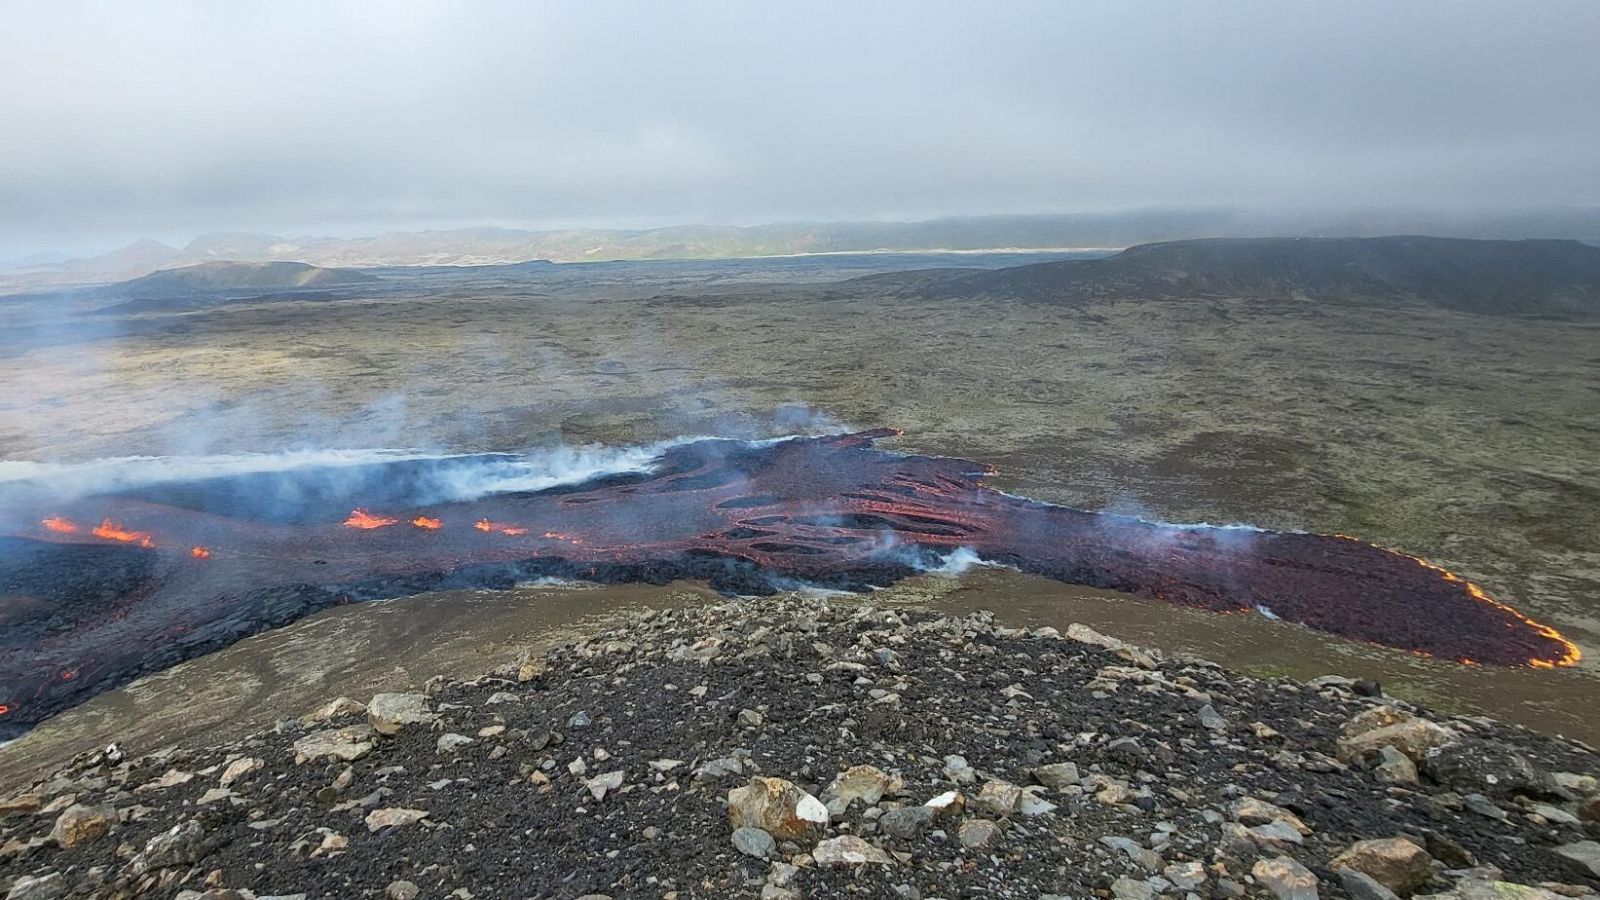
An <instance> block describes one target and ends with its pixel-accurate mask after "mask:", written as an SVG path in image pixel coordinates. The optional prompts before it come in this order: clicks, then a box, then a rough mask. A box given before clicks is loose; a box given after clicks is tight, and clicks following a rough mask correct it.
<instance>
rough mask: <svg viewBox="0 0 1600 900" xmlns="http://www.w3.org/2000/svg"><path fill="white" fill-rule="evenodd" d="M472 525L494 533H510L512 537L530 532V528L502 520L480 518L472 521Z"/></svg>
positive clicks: (480, 529)
mask: <svg viewBox="0 0 1600 900" xmlns="http://www.w3.org/2000/svg"><path fill="white" fill-rule="evenodd" d="M472 527H473V528H476V529H478V530H479V531H487V532H490V533H493V534H509V535H511V536H512V537H516V536H517V535H519V534H527V533H528V529H526V528H523V527H522V526H521V525H505V524H502V523H500V522H491V521H489V520H488V519H479V520H478V521H476V522H473V523H472Z"/></svg>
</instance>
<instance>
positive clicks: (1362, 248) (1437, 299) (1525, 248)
mask: <svg viewBox="0 0 1600 900" xmlns="http://www.w3.org/2000/svg"><path fill="white" fill-rule="evenodd" d="M863 280H864V281H869V282H873V283H875V284H876V285H877V286H880V287H891V288H892V289H897V290H900V291H903V292H913V293H917V294H919V295H927V296H948V297H968V296H973V297H976V296H998V297H1011V298H1017V299H1024V300H1036V301H1055V302H1071V301H1081V300H1091V299H1122V298H1128V299H1181V298H1195V297H1242V298H1260V299H1297V300H1313V301H1325V302H1379V303H1397V304H1407V305H1423V306H1438V307H1444V308H1449V309H1456V310H1462V311H1467V312H1475V313H1485V314H1490V315H1528V316H1556V317H1583V318H1587V317H1591V316H1595V315H1600V247H1594V246H1591V245H1588V244H1584V243H1580V242H1578V241H1566V240H1523V241H1479V240H1467V239H1462V238H1438V237H1375V238H1248V239H1234V238H1218V239H1210V240H1194V241H1172V242H1168V243H1159V244H1142V245H1139V246H1135V247H1130V248H1128V249H1127V250H1124V251H1123V252H1121V253H1119V254H1116V255H1115V256H1110V257H1106V258H1104V259H1090V260H1066V261H1060V262H1049V263H1040V264H1036V265H1027V266H1016V267H1012V268H1006V269H997V270H993V271H987V272H976V271H970V270H960V269H956V270H946V271H944V272H943V273H942V274H941V273H929V272H922V273H915V275H914V277H908V276H900V275H886V276H876V277H872V278H868V279H863Z"/></svg>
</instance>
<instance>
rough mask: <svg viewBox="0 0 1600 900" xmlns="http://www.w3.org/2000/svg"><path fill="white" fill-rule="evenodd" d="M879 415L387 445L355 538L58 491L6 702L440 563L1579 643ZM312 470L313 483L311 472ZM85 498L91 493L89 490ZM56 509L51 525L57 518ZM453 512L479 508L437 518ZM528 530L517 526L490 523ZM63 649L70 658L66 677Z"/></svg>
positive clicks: (230, 634) (1311, 551)
mask: <svg viewBox="0 0 1600 900" xmlns="http://www.w3.org/2000/svg"><path fill="white" fill-rule="evenodd" d="M889 434H890V432H885V431H880V432H864V433H861V434H854V435H834V436H830V437H818V438H794V439H789V440H785V441H776V442H758V443H745V442H741V441H726V440H705V441H694V442H687V443H683V444H675V445H672V446H671V447H669V448H668V449H666V450H664V451H662V452H661V453H660V454H659V455H658V456H657V457H656V458H655V459H654V460H652V461H651V463H650V467H649V469H648V470H647V471H641V472H636V473H629V474H628V475H627V476H626V477H616V476H608V477H601V478H597V479H595V480H593V481H590V482H587V483H584V484H578V485H563V486H561V487H558V488H552V489H549V490H545V491H512V492H508V493H502V494H491V495H488V496H484V497H479V498H475V499H470V500H463V501H457V502H447V503H446V502H435V500H434V498H431V497H429V498H423V497H417V498H415V499H414V500H411V501H409V502H408V500H407V498H406V496H405V494H404V488H403V485H404V484H405V483H406V479H405V478H403V477H392V476H395V475H396V470H394V469H391V468H389V466H390V465H398V464H389V463H383V464H377V465H376V466H375V468H374V470H373V471H369V472H366V473H364V475H363V476H362V477H364V478H366V479H367V480H369V481H370V482H371V483H372V484H375V485H390V486H399V487H395V488H394V489H393V490H390V491H389V492H388V493H385V494H384V495H383V499H381V500H379V499H376V498H374V499H372V500H371V502H373V503H374V504H378V503H382V504H383V505H385V506H386V507H389V508H393V509H394V510H395V515H394V517H388V516H379V515H375V514H373V513H371V512H368V511H367V510H365V509H360V508H358V509H356V510H355V511H353V512H352V513H351V514H350V517H349V518H348V519H346V520H344V522H343V525H344V526H348V527H350V528H357V529H380V528H386V527H387V526H391V525H396V524H398V523H400V522H408V523H410V524H411V525H412V526H414V527H410V528H393V529H390V530H388V531H384V532H381V533H378V534H375V535H370V536H364V537H363V539H361V540H357V539H355V537H354V536H352V535H351V534H350V533H349V531H348V530H347V529H346V528H345V527H342V526H341V525H340V524H337V523H338V521H339V519H338V516H337V512H339V511H343V510H344V509H346V508H348V506H350V505H352V504H353V503H354V502H356V501H354V500H348V501H347V500H344V499H343V498H342V497H341V498H337V499H335V500H330V499H329V498H326V497H323V498H321V499H320V500H319V501H318V502H319V503H321V504H322V505H321V506H319V507H317V509H318V512H317V514H316V515H315V516H308V517H305V518H303V519H300V520H297V521H288V520H283V519H279V518H274V517H269V516H267V515H266V514H265V513H252V514H250V515H246V514H243V513H241V511H240V509H239V507H238V504H237V498H238V497H240V496H241V495H245V494H247V493H248V492H249V491H250V490H254V489H256V488H257V487H258V486H257V485H256V484H255V483H254V482H238V483H235V482H227V481H225V480H224V481H221V482H216V483H211V482H207V483H188V484H184V485H180V486H179V487H178V488H174V489H173V490H172V491H171V493H170V494H168V495H167V497H165V498H163V499H161V500H156V499H152V498H150V497H144V496H140V497H128V496H121V495H115V494H113V495H108V496H104V497H99V498H96V497H86V498H79V499H78V500H75V501H74V503H76V504H83V505H82V506H74V507H73V508H72V509H71V510H70V512H72V513H73V514H74V515H75V516H76V517H77V518H78V519H80V520H81V521H84V522H89V521H94V520H97V519H99V518H100V517H101V516H104V517H105V519H106V521H105V522H104V524H102V526H101V527H100V528H97V529H94V531H93V532H90V533H83V532H78V533H74V532H72V531H67V530H64V528H65V527H66V526H71V525H72V523H71V522H70V521H68V520H67V519H65V518H60V517H55V518H52V519H45V520H43V521H44V525H45V528H46V529H49V532H50V533H43V532H41V530H40V529H39V528H38V527H36V526H32V525H29V526H28V528H27V529H26V531H27V533H26V534H19V535H11V536H0V539H4V540H10V541H13V542H20V543H21V544H23V545H24V546H26V547H27V548H29V550H30V552H29V553H27V554H24V555H22V556H19V557H17V558H18V559H25V561H26V562H25V564H17V565H12V566H11V567H10V568H7V567H6V560H5V557H4V556H0V596H10V595H17V596H52V597H53V596H60V597H63V598H67V599H69V600H70V603H71V606H72V607H73V609H74V610H75V613H74V615H75V617H74V618H73V619H72V621H71V623H70V626H69V627H68V628H67V629H66V630H61V629H59V628H58V627H57V625H55V624H54V623H55V621H56V620H55V619H53V618H43V617H41V618H39V619H38V621H37V622H33V621H32V620H27V619H24V620H23V621H21V622H8V623H7V625H6V627H4V628H0V703H4V704H6V705H7V706H9V707H10V710H11V711H10V714H9V717H8V718H7V720H6V724H7V725H8V726H12V725H14V724H15V723H17V722H22V723H24V724H31V723H34V722H38V721H41V720H42V719H44V718H45V717H48V716H50V715H52V714H54V713H55V712H57V711H59V710H61V709H64V708H66V707H67V706H70V705H72V704H75V703H78V702H81V701H82V700H83V699H85V698H87V697H88V696H90V695H92V694H93V693H95V692H97V691H100V690H105V689H107V688H109V687H113V686H115V685H117V684H120V683H122V682H125V681H127V680H128V679H130V678H133V677H136V676H137V675H140V674H143V673H147V672H151V671H155V670H157V669H159V668H161V667H164V666H167V665H171V664H172V663H173V662H175V661H178V660H182V659H186V658H189V657H192V656H195V655H197V654H200V653H206V652H210V651H212V650H214V649H216V648H217V647H219V646H221V645H223V644H225V643H227V642H228V641H231V640H237V639H240V638H243V637H245V636H248V635H250V634H253V633H255V632H257V631H260V630H262V629H263V628H266V627H269V625H272V624H282V623H287V622H290V621H293V620H294V619H295V618H297V617H299V616H302V615H305V614H307V613H308V612H310V611H314V610H318V609H323V608H327V607H330V606H333V605H336V604H340V603H350V602H356V601H359V600H366V599H376V598H389V597H400V596H406V595H408V594H412V593H416V592H418V591H421V590H431V589H434V588H436V587H438V586H439V585H441V584H449V585H452V586H455V585H461V586H479V585H481V586H499V585H504V584H508V583H516V582H517V581H523V580H536V579H538V578H541V577H556V578H565V579H574V578H583V579H589V580H593V581H600V582H617V581H629V582H647V583H652V584H667V583H669V582H671V581H673V580H675V579H685V578H688V579H704V580H706V581H707V582H709V583H710V584H711V586H712V587H713V588H715V589H716V590H719V591H724V592H726V593H730V594H747V595H756V594H768V593H772V592H774V591H777V590H783V589H786V588H787V587H788V586H790V585H793V584H795V583H804V584H813V585H817V586H821V587H829V588H836V589H841V590H854V591H859V590H865V589H867V588H869V587H872V586H880V585H888V584H892V583H894V582H895V581H896V580H898V579H901V578H905V577H907V576H909V575H912V574H915V573H917V572H921V571H927V570H929V569H940V568H944V567H947V566H951V565H952V562H953V561H956V560H958V559H967V560H981V561H986V562H988V563H992V564H997V565H1004V566H1009V567H1011V568H1014V569H1017V570H1020V571H1022V572H1026V573H1029V574H1032V575H1039V576H1043V577H1046V578H1052V579H1055V580H1057V581H1062V582H1066V583H1069V584H1078V585H1086V586H1090V587H1096V588H1103V589H1107V590H1113V591H1119V592H1122V593H1126V594H1132V595H1135V596H1139V597H1145V598H1149V599H1152V600H1161V601H1164V602H1167V603H1172V604H1175V605H1179V606H1184V607H1188V608H1191V609H1197V610H1204V611H1207V612H1212V613H1218V614H1238V615H1256V614H1260V615H1262V616H1268V617H1271V618H1274V619H1281V620H1282V622H1283V623H1285V624H1288V623H1294V624H1298V625H1302V626H1305V627H1306V628H1310V629H1314V630H1316V631H1319V632H1322V633H1324V634H1328V635H1334V636H1337V637H1340V638H1344V639H1348V640H1352V641H1361V642H1367V643H1373V644H1381V645H1384V646H1388V647H1393V648H1396V649H1398V650H1401V651H1405V652H1409V653H1415V654H1418V655H1421V656H1431V657H1434V658H1437V659H1439V660H1441V661H1442V660H1456V661H1460V662H1463V663H1468V664H1473V665H1484V666H1523V667H1527V666H1533V667H1539V668H1548V667H1556V666H1570V665H1573V664H1575V663H1577V662H1578V660H1579V658H1580V653H1579V649H1578V647H1577V646H1576V645H1574V644H1573V643H1572V642H1571V641H1569V640H1567V639H1566V638H1564V637H1562V636H1561V634H1560V633H1558V632H1557V631H1556V630H1555V629H1554V628H1551V627H1550V626H1548V625H1543V624H1541V623H1539V622H1536V621H1534V620H1533V619H1532V618H1530V617H1528V616H1526V615H1524V614H1522V613H1520V612H1518V611H1516V610H1515V609H1512V608H1511V607H1510V606H1508V605H1506V604H1505V603H1502V602H1500V601H1498V600H1496V599H1494V598H1492V597H1491V596H1490V595H1489V594H1488V593H1486V592H1485V591H1484V590H1483V589H1482V588H1480V587H1478V586H1477V585H1475V584H1473V583H1472V582H1470V581H1468V580H1466V579H1465V578H1462V577H1461V576H1459V575H1456V574H1454V573H1452V572H1449V571H1446V570H1445V569H1443V568H1440V567H1439V566H1436V565H1434V564H1432V563H1429V562H1426V561H1424V560H1421V559H1418V558H1416V557H1414V556H1411V555H1408V554H1404V553H1399V552H1396V551H1392V550H1385V549H1382V548H1379V547H1375V546H1373V545H1371V544H1368V543H1365V542H1363V541H1359V540H1356V539H1354V538H1345V537H1338V536H1331V535H1319V534H1307V533H1303V532H1274V531H1262V530H1256V529H1250V528H1216V527H1211V526H1207V525H1164V524H1159V523H1152V522H1145V521H1141V520H1139V519H1135V518H1130V517H1125V516H1114V515H1106V514H1100V513H1094V512H1088V511H1085V510H1078V509H1072V508H1069V507H1064V506H1056V505H1052V504H1048V503H1040V502H1037V501H1033V500H1029V499H1027V498H1024V497H1015V496H1011V495H1008V494H1005V493H1002V492H1000V491H997V490H994V489H992V488H989V487H986V486H985V485H984V484H983V480H982V479H983V478H984V477H985V476H986V474H987V473H988V471H989V470H988V469H987V468H986V467H984V466H982V465H980V464H978V463H975V462H971V461H968V460H962V459H945V458H935V457H926V456H910V455H904V454H897V453H890V452H887V451H883V450H878V449H876V448H875V447H873V441H874V440H876V439H878V438H881V437H886V436H888V435H889ZM488 464H490V465H499V464H500V462H499V461H496V460H489V461H488ZM399 471H405V470H399ZM304 488H305V493H315V488H316V485H314V484H307V485H304ZM360 496H363V497H366V496H369V495H367V494H361V495H360ZM424 499H426V505H424V502H423V501H424ZM96 502H98V503H101V504H102V505H101V506H100V507H98V508H94V511H93V513H92V514H91V513H90V512H87V511H80V510H87V509H89V508H91V507H88V506H87V504H90V503H96ZM39 512H40V514H41V515H42V514H43V513H44V512H45V511H44V510H40V511H39ZM91 515H92V518H91ZM257 516H259V517H257ZM56 521H59V523H60V525H61V526H62V527H61V528H52V527H51V523H52V522H56ZM119 521H135V522H153V521H159V522H160V523H161V543H162V544H163V545H164V546H171V547H174V548H182V547H190V546H192V547H194V549H193V550H191V551H188V552H190V553H192V554H193V555H194V556H195V557H196V558H201V559H204V558H207V557H206V556H205V555H204V552H205V548H206V547H207V546H216V547H225V548H227V551H226V552H221V553H218V554H217V556H216V557H215V558H211V559H210V561H209V562H207V563H206V564H204V565H194V566H185V567H172V566H167V565H164V563H165V562H166V560H165V558H164V557H163V556H162V555H161V554H160V553H159V552H157V553H145V552H138V551H136V550H133V549H130V547H129V546H128V545H129V544H137V545H143V546H147V547H148V546H150V545H151V543H153V542H152V541H151V538H150V535H148V534H146V533H143V532H137V531H130V530H127V529H125V528H123V527H122V526H121V525H118V524H117V522H119ZM445 521H451V522H463V523H466V522H471V523H473V525H472V527H471V528H432V527H429V524H431V523H440V524H442V523H443V522H445ZM518 522H524V523H537V530H532V527H531V526H524V525H518V524H511V523H518ZM90 534H92V535H94V537H91V536H90ZM521 535H527V536H528V537H529V539H524V540H507V539H502V538H505V537H518V536H521ZM541 535H542V537H538V538H537V539H534V538H535V536H541ZM96 538H99V539H102V540H97V539H96ZM109 541H114V542H119V543H115V544H113V543H109ZM181 552H182V551H180V554H179V555H181ZM8 641H9V643H7V642H8ZM64 671H79V672H81V675H79V676H78V677H76V678H74V679H71V680H67V679H64V678H63V677H61V676H59V674H58V673H61V672H64Z"/></svg>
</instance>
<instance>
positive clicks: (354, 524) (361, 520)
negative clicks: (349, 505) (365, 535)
mask: <svg viewBox="0 0 1600 900" xmlns="http://www.w3.org/2000/svg"><path fill="white" fill-rule="evenodd" d="M399 523H400V520H399V519H392V518H389V517H388V516H375V515H373V514H372V513H369V512H367V511H366V510H364V509H352V510H350V517H349V518H347V519H345V520H344V524H345V527H346V528H360V529H364V530H366V531H371V530H372V529H374V528H387V527H389V526H390V525H398V524H399Z"/></svg>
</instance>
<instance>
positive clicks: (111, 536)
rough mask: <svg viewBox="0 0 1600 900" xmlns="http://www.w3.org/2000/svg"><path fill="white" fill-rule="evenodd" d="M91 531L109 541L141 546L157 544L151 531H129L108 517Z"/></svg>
mask: <svg viewBox="0 0 1600 900" xmlns="http://www.w3.org/2000/svg"><path fill="white" fill-rule="evenodd" d="M89 533H90V534H92V535H94V536H95V537H97V538H105V539H106V540H108V541H121V542H122V543H124V544H138V545H139V546H141V547H154V546H155V545H156V542H155V540H154V539H153V538H151V537H150V533H149V532H147V531H129V530H128V529H126V528H123V527H122V525H121V524H120V523H117V522H113V521H111V520H110V519H106V520H105V521H104V522H101V523H100V524H99V525H96V526H95V529H94V530H93V531H91V532H89Z"/></svg>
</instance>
